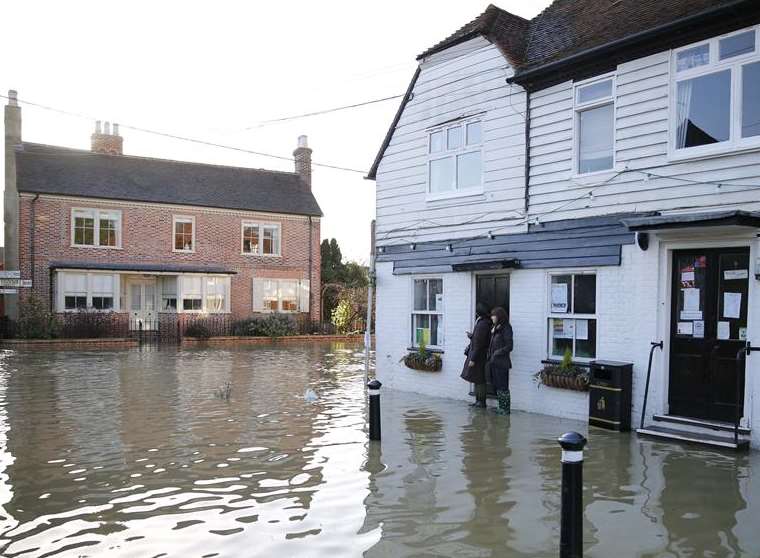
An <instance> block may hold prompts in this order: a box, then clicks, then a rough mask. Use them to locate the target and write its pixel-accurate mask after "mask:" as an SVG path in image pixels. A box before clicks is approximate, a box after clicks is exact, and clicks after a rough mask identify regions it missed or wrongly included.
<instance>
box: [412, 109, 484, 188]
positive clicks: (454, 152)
mask: <svg viewBox="0 0 760 558" xmlns="http://www.w3.org/2000/svg"><path fill="white" fill-rule="evenodd" d="M474 123H478V124H480V142H479V143H476V144H470V145H468V144H467V125H468V124H474ZM452 128H461V131H462V145H460V146H459V147H458V148H456V149H451V150H449V149H448V131H449V130H450V129H452ZM436 132H443V145H444V147H443V150H442V151H439V152H437V153H431V142H432V136H433V134H434V133H436ZM425 133H426V134H427V142H425V147H426V151H427V153H426V155H427V157H426V162H425V174H426V178H425V194H426V201H436V200H445V199H449V198H460V197H464V196H477V195H480V194H482V193H483V183H484V174H485V173H484V164H483V163H484V161H483V144H484V143H485V142H484V139H485V125H484V119H483V115H482V114H480V115H478V116H474V117H468V118H463V119H461V120H457V121H456V122H448V123H445V124H440V125H438V126H434V127H432V128H428V129H427V130H425ZM469 153H480V183H479V184H478V185H476V186H471V187H469V188H459V185H458V184H455V187H454V190H453V191H451V192H433V191H431V181H430V164H431V163H432V162H433V161H440V160H442V159H453V161H454V180H455V181H456V179H457V165H458V157H459V156H460V155H467V154H469Z"/></svg>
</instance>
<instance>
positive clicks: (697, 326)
mask: <svg viewBox="0 0 760 558" xmlns="http://www.w3.org/2000/svg"><path fill="white" fill-rule="evenodd" d="M694 337H697V338H699V339H704V337H705V322H703V321H702V320H698V321H695V322H694Z"/></svg>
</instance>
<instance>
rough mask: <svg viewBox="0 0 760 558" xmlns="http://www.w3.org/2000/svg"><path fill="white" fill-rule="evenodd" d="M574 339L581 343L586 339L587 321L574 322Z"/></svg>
mask: <svg viewBox="0 0 760 558" xmlns="http://www.w3.org/2000/svg"><path fill="white" fill-rule="evenodd" d="M575 338H576V339H579V340H581V341H586V340H587V339H588V320H575Z"/></svg>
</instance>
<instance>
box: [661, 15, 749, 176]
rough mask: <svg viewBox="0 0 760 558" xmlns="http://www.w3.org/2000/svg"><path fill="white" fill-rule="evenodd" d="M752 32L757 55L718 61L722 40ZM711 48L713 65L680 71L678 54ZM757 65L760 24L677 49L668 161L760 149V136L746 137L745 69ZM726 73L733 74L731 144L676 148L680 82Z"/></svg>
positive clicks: (672, 69)
mask: <svg viewBox="0 0 760 558" xmlns="http://www.w3.org/2000/svg"><path fill="white" fill-rule="evenodd" d="M748 31H754V32H755V50H754V52H751V53H747V54H741V55H739V56H734V57H732V58H727V59H726V60H718V57H719V55H720V51H719V45H720V41H721V40H722V39H726V38H728V37H732V36H734V35H741V34H743V33H746V32H748ZM705 44H706V45H709V62H708V63H707V64H705V65H703V66H698V67H696V68H690V69H687V70H682V71H680V72H679V71H677V62H678V54H679V53H681V52H683V51H685V50H689V49H692V48H695V47H698V46H701V45H705ZM754 62H760V25H753V26H750V27H745V28H744V29H740V30H738V31H732V32H731V33H726V34H725V35H719V36H716V37H712V38H710V39H707V40H704V41H697V42H695V43H691V44H689V45H686V46H684V47H680V48H677V49H673V50H672V51H671V57H670V86H669V93H670V103H669V109H668V112H669V114H668V127H669V130H668V160H671V161H679V160H684V159H694V158H702V157H710V156H713V155H722V154H727V153H735V152H739V151H745V150H756V149H758V148H760V136H755V137H750V138H742V137H741V126H742V67H743V66H745V65H747V64H752V63H754ZM724 70H730V71H731V106H730V107H729V113H730V115H731V118H730V128H729V129H730V131H729V139H728V141H723V142H718V143H713V144H709V145H699V146H696V147H686V148H683V149H677V148H676V141H677V133H678V123H677V122H676V116H677V113H678V110H677V107H676V103H677V90H678V83H679V82H681V81H684V80H688V79H693V78H697V77H701V76H706V75H709V74H714V73H718V72H721V71H724Z"/></svg>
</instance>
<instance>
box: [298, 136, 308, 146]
mask: <svg viewBox="0 0 760 558" xmlns="http://www.w3.org/2000/svg"><path fill="white" fill-rule="evenodd" d="M298 147H309V138H308V137H307V136H298Z"/></svg>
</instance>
